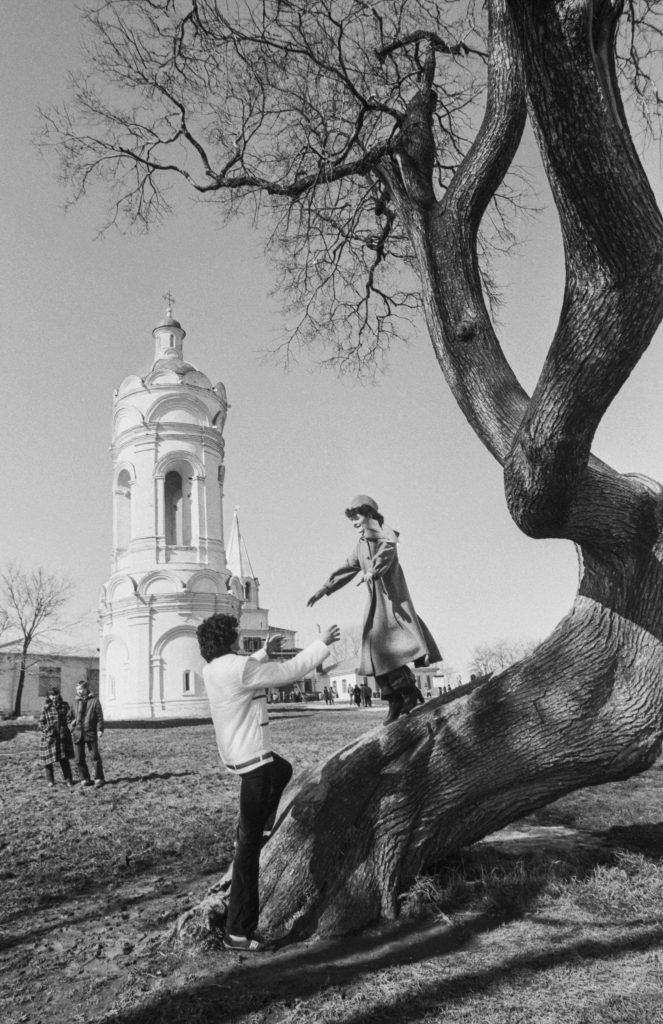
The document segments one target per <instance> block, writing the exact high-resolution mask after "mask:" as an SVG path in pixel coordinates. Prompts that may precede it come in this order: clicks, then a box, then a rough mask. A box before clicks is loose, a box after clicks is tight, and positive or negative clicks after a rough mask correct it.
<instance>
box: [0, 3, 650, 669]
mask: <svg viewBox="0 0 663 1024" xmlns="http://www.w3.org/2000/svg"><path fill="white" fill-rule="evenodd" d="M3 23H4V24H3V32H2V34H1V35H0V56H1V61H0V76H1V87H0V103H1V104H2V114H1V120H2V128H3V133H4V138H3V140H2V146H1V148H0V184H1V186H2V187H1V189H0V205H1V216H2V224H3V228H4V233H5V239H4V245H3V248H2V257H1V258H2V272H1V274H0V317H1V322H2V332H3V344H2V348H3V367H4V377H5V387H4V389H3V390H4V393H3V401H2V404H1V407H0V444H1V451H2V458H3V479H4V481H5V485H4V488H3V500H2V530H1V531H0V563H4V562H6V561H8V560H18V561H20V562H22V563H23V564H25V565H26V566H28V565H42V566H44V567H46V568H49V569H52V570H56V571H59V572H62V573H65V574H68V575H70V576H71V577H72V578H73V579H74V580H75V582H76V588H77V589H76V602H75V603H76V606H77V608H78V609H80V610H81V612H84V611H87V612H89V613H90V614H89V616H88V620H87V631H86V634H85V635H86V637H87V638H89V640H90V641H91V642H92V643H93V644H94V642H95V629H94V621H95V618H94V611H95V609H96V604H97V598H98V591H99V587H100V585H101V584H102V583H103V582H104V581H105V580H106V579H107V578H108V575H109V572H110V548H111V461H110V456H109V452H108V448H109V443H110V417H111V403H112V395H113V390H114V388H116V387H117V386H118V385H119V383H120V382H121V380H122V379H123V378H124V377H125V376H126V375H127V374H129V373H132V372H136V371H139V370H141V369H144V368H146V367H147V366H148V365H149V363H150V361H151V358H152V351H153V341H152V337H151V331H152V328H153V327H154V326H155V324H156V323H157V322H158V321H159V320H160V319H161V317H162V316H163V313H164V309H165V303H164V301H163V299H162V296H163V294H164V293H165V292H166V291H167V290H168V289H171V290H172V292H173V294H174V296H175V298H176V300H177V302H176V305H175V308H174V313H175V315H176V316H177V318H178V319H179V320H180V321H181V323H182V325H183V327H184V328H185V330H186V332H187V337H186V340H185V343H184V352H185V357H186V358H187V359H188V360H190V361H191V362H193V363H194V364H196V365H197V366H198V367H199V368H200V369H201V370H203V371H204V372H205V373H206V374H207V375H208V376H209V377H210V378H211V379H212V380H213V381H216V380H221V381H223V382H224V383H225V385H226V388H227V392H228V398H229V401H230V404H231V409H230V412H229V415H228V420H227V423H226V429H225V438H226V483H225V513H226V514H225V521H226V536H228V534H229V530H230V523H231V521H232V512H233V507H234V506H235V505H239V506H240V521H241V525H242V530H243V534H244V537H245V541H246V544H247V547H248V551H249V554H250V557H251V562H252V564H253V567H254V571H255V572H256V573H257V575H258V576H259V578H260V581H261V598H262V603H263V605H264V606H265V607H268V608H269V609H270V620H271V622H272V624H273V625H277V626H278V625H281V626H287V627H290V628H294V629H296V630H297V631H298V640H299V642H300V643H302V644H303V643H306V642H308V641H309V640H311V639H313V637H314V636H315V634H316V632H317V626H318V624H320V625H324V624H328V623H330V622H333V621H337V622H339V623H340V624H341V625H350V624H352V623H356V622H358V621H359V620H360V617H361V610H362V607H363V603H364V594H363V592H362V589H357V588H356V587H354V586H353V585H350V586H349V587H347V588H346V589H345V590H344V591H341V592H339V593H337V594H335V595H333V596H332V597H331V598H328V599H326V600H324V601H322V602H320V603H319V604H318V605H316V606H315V608H313V609H307V608H306V600H307V598H308V597H309V596H310V594H311V593H312V592H313V591H314V590H316V589H317V588H318V587H319V586H320V585H321V584H322V583H323V582H324V580H325V578H326V577H327V575H328V574H329V572H330V571H331V570H332V569H334V568H336V567H337V565H338V564H340V563H341V562H342V561H343V560H344V559H345V557H346V556H347V554H349V552H350V550H351V548H352V544H353V531H352V528H351V526H350V524H349V523H348V521H347V520H346V519H345V517H344V516H343V509H344V508H345V506H346V505H347V503H348V501H349V499H350V498H351V497H352V495H353V494H355V493H357V492H364V493H368V494H371V495H372V496H373V497H375V498H376V499H377V500H378V501H379V504H380V507H381V509H382V510H383V512H384V513H385V515H386V518H387V522H388V523H390V525H392V526H394V527H395V528H397V529H398V530H400V533H401V546H400V557H401V562H402V565H403V567H404V570H405V573H406V577H407V580H408V583H409V586H410V590H411V592H412V595H413V598H414V601H415V604H416V606H417V610H418V612H419V614H420V615H421V616H422V617H423V618H424V619H425V620H426V621H427V623H428V625H429V626H430V628H431V630H432V632H433V633H434V635H435V636H436V638H437V639H438V641H439V643H440V646H441V648H442V649H443V651H444V654H445V657H446V660H447V661H448V662H449V664H450V665H453V666H454V667H455V668H456V669H457V670H459V671H462V672H463V673H464V674H465V673H466V672H467V666H468V660H469V657H470V654H471V651H472V648H473V647H474V646H475V645H476V644H478V643H481V642H485V641H491V640H493V639H497V638H501V637H512V638H531V639H536V638H540V637H543V636H544V635H546V634H547V633H548V632H549V631H550V630H551V628H552V627H553V626H554V625H555V623H556V622H557V621H558V619H559V618H560V617H561V616H562V615H563V614H564V613H565V611H566V610H567V609H568V608H569V606H570V604H571V601H572V599H573V595H574V592H575V588H576V584H577V562H576V556H575V552H574V550H573V547H572V545H570V544H568V543H565V542H558V541H554V542H553V541H550V542H540V541H537V542H535V541H532V540H528V539H527V538H526V537H524V536H522V535H521V534H520V533H519V532H518V530H517V529H516V527H515V526H514V525H513V523H512V522H511V520H510V518H509V516H508V513H507V511H506V507H505V503H504V497H503V491H502V477H501V471H500V468H499V466H498V465H497V464H496V463H495V462H494V461H493V460H492V459H491V457H490V456H489V455H488V453H487V452H485V450H484V449H483V448H482V446H481V444H480V442H479V441H478V440H477V439H476V438H475V436H474V434H473V433H472V431H471V430H470V428H469V427H468V425H467V424H466V423H465V421H464V419H463V417H462V416H461V414H460V413H459V411H458V409H457V408H456V406H455V403H454V401H453V399H452V397H451V394H450V392H449V390H448V388H447V385H446V383H445V381H444V378H443V377H442V374H441V372H440V370H439V368H438V366H437V363H436V361H435V358H434V355H433V352H432V348H431V345H430V342H429V340H428V337H427V335H426V332H425V330H424V329H423V328H422V329H421V331H420V332H419V333H418V335H417V337H416V338H415V339H414V340H413V341H412V343H411V344H410V345H409V346H407V347H400V348H398V349H396V350H394V352H393V354H392V358H391V360H390V369H389V372H388V373H387V374H386V375H385V376H382V377H380V378H379V379H378V381H377V383H376V384H375V385H374V386H365V385H360V384H358V383H357V382H356V381H354V382H353V381H352V380H348V379H342V380H338V379H336V378H335V377H334V376H333V375H332V374H331V373H330V372H329V371H320V370H318V369H316V367H315V365H314V364H313V362H312V361H311V360H310V359H309V358H308V357H307V356H306V355H302V357H301V360H300V363H299V365H298V366H296V367H294V368H292V369H291V370H290V371H289V372H288V373H285V372H284V371H283V370H281V369H280V368H279V367H278V366H276V365H275V364H274V363H270V362H265V361H264V360H263V358H262V356H263V353H264V352H265V351H266V350H268V349H270V347H273V346H274V344H275V342H276V339H277V337H278V336H279V333H280V330H281V327H282V324H281V321H280V315H279V307H278V300H277V298H269V292H270V288H271V286H272V284H273V282H272V280H271V277H270V271H269V268H268V266H267V264H266V262H265V261H264V260H263V258H262V249H261V242H260V238H259V236H258V235H256V234H255V233H252V232H251V230H250V229H249V227H248V226H246V225H244V224H242V223H237V224H235V225H234V226H232V227H231V228H230V229H228V228H221V227H220V225H219V224H218V223H215V220H214V217H213V214H212V213H211V212H210V210H208V209H204V208H203V207H202V206H200V205H194V204H193V203H192V204H189V205H186V204H185V205H182V206H180V208H179V209H178V211H177V214H176V216H175V217H174V218H172V219H171V220H170V221H168V222H167V223H166V224H164V226H163V227H161V228H160V229H158V230H155V231H154V232H153V233H151V234H149V235H148V236H143V237H127V236H124V235H121V234H118V233H114V232H112V233H110V234H108V235H106V236H105V237H104V238H103V239H102V240H95V233H96V230H97V228H98V226H99V224H100V223H101V213H100V198H99V197H97V198H94V197H93V198H92V200H90V201H88V202H85V203H83V204H81V205H79V206H78V207H76V208H75V209H73V210H70V211H69V212H68V213H66V214H65V212H64V211H63V209H62V204H63V200H64V193H63V191H62V189H61V186H60V185H59V184H58V183H57V181H56V180H55V168H54V165H53V164H51V163H49V162H48V161H47V160H45V159H44V158H43V157H41V156H40V155H39V154H38V152H37V151H36V150H35V148H34V147H33V145H32V143H31V137H32V135H33V133H34V132H35V130H36V128H37V119H36V114H35V107H36V106H37V104H42V105H46V104H48V103H49V102H50V101H53V100H58V99H59V98H61V97H62V96H63V95H64V92H65V88H66V71H67V69H68V68H70V67H73V66H75V65H76V61H77V45H78V32H79V28H78V20H77V15H76V10H75V2H74V0H58V2H57V3H44V2H43V0H20V2H19V0H10V3H9V4H8V5H7V6H6V7H5V9H4V11H3ZM522 159H523V162H524V163H525V164H526V165H528V166H529V167H530V169H531V171H532V173H533V174H534V175H535V176H537V175H538V177H539V178H540V172H539V171H538V170H537V163H536V161H537V158H536V155H535V153H534V150H533V147H532V146H531V144H529V145H527V146H526V148H525V151H524V153H523V155H522ZM652 168H653V170H652V183H653V185H654V188H655V190H656V191H657V194H658V195H659V198H660V193H661V181H660V168H659V167H658V164H657V163H656V162H655V161H652ZM540 201H541V203H542V204H547V203H548V195H547V191H546V188H545V186H544V185H543V183H542V184H541V194H540ZM498 276H499V279H500V281H501V283H502V286H503V288H504V300H505V301H504V305H503V308H502V310H501V323H500V327H499V333H500V337H501V339H502V342H503V345H504V348H505V350H506V352H507V354H508V356H509V357H510V358H511V360H512V362H513V365H514V367H515V369H516V371H517V372H518V373H519V375H520V378H521V381H522V382H523V384H524V385H525V386H526V387H527V388H529V389H531V387H532V386H533V384H534V382H535V380H536V375H537V372H538V369H539V367H540V365H541V362H542V360H543V357H544V354H545V351H546V349H547V346H548V344H549V341H550V338H551V336H552V332H553V330H554V325H555V321H556V318H557V315H558V312H559V308H560V303H561V294H562V256H561V245H560V240H559V232H558V228H557V224H556V220H555V217H554V213H552V212H551V211H550V210H547V211H544V213H543V214H542V215H541V216H540V217H539V218H538V220H537V221H536V222H535V223H534V224H530V225H527V226H524V227H523V233H522V239H521V245H520V248H519V250H518V253H517V254H516V255H515V256H514V257H513V258H512V259H511V260H510V261H508V262H506V261H505V263H504V264H502V265H500V266H499V267H498ZM661 337H662V336H661V335H660V333H659V336H657V338H656V339H655V341H654V343H653V344H652V346H651V348H650V350H649V351H648V352H647V353H646V355H645V357H644V358H643V360H642V361H641V363H640V365H639V367H638V368H637V370H636V372H635V373H634V374H633V376H632V377H631V379H630V381H629V382H628V384H627V385H626V387H625V388H624V389H623V391H622V393H621V394H620V396H619V397H618V400H617V401H616V402H615V403H614V405H613V407H612V408H611V410H610V411H609V414H608V415H607V417H606V419H605V421H604V423H603V424H602V426H601V429H600V432H599V434H598V436H597V440H596V445H595V451H596V453H597V454H598V455H599V456H600V457H601V458H603V459H605V460H606V461H608V462H610V463H611V464H612V465H614V466H615V467H616V468H618V469H620V470H624V471H629V472H642V473H646V474H648V475H650V476H654V477H656V478H657V479H660V478H661V440H660V433H659V432H660V430H661V423H662V417H661V380H662V376H663V354H662V352H661Z"/></svg>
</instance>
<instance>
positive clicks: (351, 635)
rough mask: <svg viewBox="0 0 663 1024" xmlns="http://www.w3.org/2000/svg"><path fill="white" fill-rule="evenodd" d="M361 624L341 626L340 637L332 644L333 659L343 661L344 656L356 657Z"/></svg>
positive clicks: (358, 648) (359, 642) (359, 641)
mask: <svg viewBox="0 0 663 1024" xmlns="http://www.w3.org/2000/svg"><path fill="white" fill-rule="evenodd" d="M361 637H362V630H361V626H357V625H354V624H353V625H351V626H343V627H342V628H341V639H340V640H337V641H336V643H335V644H332V648H331V651H332V658H333V659H334V661H337V662H338V661H345V660H346V658H355V657H356V658H357V661H359V653H360V651H361Z"/></svg>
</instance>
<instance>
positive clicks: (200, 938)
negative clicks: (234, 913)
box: [168, 865, 232, 948]
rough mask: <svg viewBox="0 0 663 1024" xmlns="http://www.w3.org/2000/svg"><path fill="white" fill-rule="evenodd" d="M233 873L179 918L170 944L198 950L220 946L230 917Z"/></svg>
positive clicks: (169, 937) (215, 884) (213, 886)
mask: <svg viewBox="0 0 663 1024" xmlns="http://www.w3.org/2000/svg"><path fill="white" fill-rule="evenodd" d="M231 873H232V865H231V866H230V867H229V868H228V870H227V871H226V873H225V874H224V875H222V877H221V878H220V879H219V880H218V882H215V883H214V885H212V886H211V887H210V888H209V889H208V890H207V892H206V893H205V895H204V896H203V898H202V900H200V902H199V903H196V905H195V906H194V907H191V908H190V909H189V910H185V912H184V913H183V914H180V916H179V917H178V918H177V921H176V922H175V924H174V925H173V927H172V929H171V931H170V933H169V935H168V941H169V942H177V943H181V944H183V945H186V946H192V947H198V948H201V947H209V946H212V947H215V946H218V945H219V943H220V941H221V938H222V936H223V932H224V929H225V923H226V917H227V916H228V898H229V896H230V878H231Z"/></svg>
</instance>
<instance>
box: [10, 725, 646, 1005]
mask: <svg viewBox="0 0 663 1024" xmlns="http://www.w3.org/2000/svg"><path fill="white" fill-rule="evenodd" d="M379 720H380V714H379V713H378V712H374V713H371V712H364V711H356V710H354V709H352V710H347V711H346V710H341V709H339V710H337V709H334V710H330V711H311V712H308V711H305V712H304V713H302V712H293V713H292V714H285V715H280V716H279V717H278V718H277V719H276V720H275V722H274V732H275V739H276V745H277V748H278V749H282V750H283V751H284V752H287V753H288V755H289V756H290V758H291V760H293V762H294V765H295V771H297V770H301V769H303V768H304V767H307V766H309V765H310V764H312V763H314V762H315V761H316V760H318V759H320V758H322V757H325V756H326V755H327V754H328V753H331V751H332V750H335V749H337V748H338V747H339V746H342V745H343V744H344V743H346V742H349V741H350V740H352V739H353V738H355V737H356V736H357V735H359V734H360V733H361V732H362V731H364V730H365V729H367V728H372V727H374V726H375V725H376V724H377V723H378V722H379ZM0 739H2V742H0V779H1V780H2V786H1V787H0V808H1V810H2V826H1V828H2V834H1V837H0V923H1V926H2V933H1V937H0V1019H2V1020H3V1021H5V1022H7V1024H18V1022H29V1024H38V1022H42V1021H43V1022H44V1024H46V1022H49V1024H58V1022H63V1024H64V1022H67V1024H69V1022H77V1021H85V1022H89V1024H93V1022H94V1024H101V1022H108V1024H110V1022H116V1024H148V1022H149V1024H161V1022H163V1024H166V1022H169V1024H171V1022H180V1021H182V1022H187V1024H188V1022H191V1024H197V1022H200V1024H202V1022H205V1024H208V1022H215V1024H216V1022H218V1024H233V1022H238V1024H240V1022H241V1024H279V1022H287V1024H313V1022H316V1024H318V1022H323V1024H326V1022H336V1021H338V1022H343V1024H381V1022H385V1024H387V1022H394V1024H396V1022H407V1024H433V1022H439V1024H442V1022H444V1024H455V1022H459V1024H460V1022H463V1024H479V1022H481V1024H484V1022H490V1024H507V1022H508V1024H520V1022H522V1024H525V1022H528V1024H529V1022H536V1024H558V1022H562V1021H563V1022H564V1024H590V1022H591V1024H631V1022H632V1024H663V981H662V980H661V979H662V975H661V967H662V961H663V953H662V943H663V815H662V814H661V803H662V801H663V762H661V766H660V767H659V766H658V765H657V766H655V767H654V768H653V769H652V770H651V771H649V772H647V773H646V774H644V775H641V776H639V777H638V778H636V779H633V780H630V781H629V782H624V783H615V784H612V785H609V786H604V787H599V788H596V789H592V790H584V791H582V792H580V793H577V794H572V795H571V796H569V797H566V798H565V799H564V800H561V801H559V802H558V803H556V804H553V805H551V806H550V807H548V808H545V809H544V810H543V811H541V812H540V813H539V814H537V815H536V816H533V817H532V818H529V819H526V820H525V821H524V822H522V823H519V825H518V827H517V830H510V831H509V834H508V835H506V836H505V835H501V836H498V837H496V838H494V839H492V838H491V840H490V841H487V842H485V843H483V844H477V845H476V846H475V847H473V848H472V849H471V850H469V851H466V852H465V853H464V855H463V856H462V857H460V858H459V859H458V860H457V861H456V862H454V863H452V864H447V865H445V866H444V868H443V869H442V870H441V873H440V874H439V875H438V876H436V877H429V878H422V879H421V880H420V881H419V882H418V883H417V885H416V886H415V888H414V889H413V890H412V892H410V893H409V894H408V895H407V897H406V898H405V899H404V911H405V915H406V916H404V918H403V920H402V921H400V922H398V924H397V925H395V926H392V927H388V928H381V929H375V930H373V931H371V932H370V933H365V934H363V935H360V936H356V937H352V938H348V939H345V940H343V941H340V942H325V943H317V944H315V943H308V944H303V943H302V944H299V945H297V946H292V947H289V948H285V949H283V950H281V951H279V952H278V953H274V954H269V955H267V956H264V957H261V958H256V957H249V956H244V957H237V956H236V955H234V954H230V953H225V952H223V951H209V952H206V953H196V954H193V953H191V952H190V951H187V950H184V949H182V948H178V947H173V946H172V945H171V944H169V943H168V942H167V941H165V939H164V936H165V935H166V933H167V931H168V928H169V927H170V925H171V924H172V922H173V921H174V920H175V918H176V916H177V915H178V914H179V913H181V912H182V911H183V910H185V909H186V908H187V907H188V906H190V905H192V904H193V903H194V902H196V901H197V899H198V898H199V897H200V896H201V895H202V894H203V893H204V892H205V890H206V889H207V887H208V886H209V885H210V884H211V882H212V881H214V879H215V878H216V877H217V876H218V875H219V873H220V871H221V870H222V869H223V868H224V867H225V866H226V864H227V862H228V860H229V857H230V849H231V836H232V828H233V823H234V819H235V813H236V798H237V782H236V780H235V779H233V778H232V777H231V776H229V775H227V774H224V773H222V771H221V770H220V768H219V763H218V754H217V752H216V748H215V745H214V738H213V733H212V729H211V726H209V725H207V724H203V725H197V726H180V727H177V728H160V729H130V728H121V729H120V728H118V729H112V730H109V731H108V732H107V733H106V736H105V737H104V740H103V753H104V757H105V762H106V765H107V770H108V778H109V784H108V785H107V786H106V787H105V789H102V790H99V791H94V790H83V791H78V790H77V791H74V792H71V791H68V790H67V789H65V787H64V786H63V785H61V784H58V785H57V786H56V787H55V789H53V790H49V789H47V788H46V787H45V786H44V783H43V779H42V777H41V773H40V770H39V769H38V768H37V767H36V750H37V747H38V737H37V733H36V732H34V731H33V730H28V729H17V728H16V727H14V726H11V725H6V726H3V727H0ZM542 827H543V828H542ZM578 829H579V830H581V834H580V839H581V840H582V841H580V842H579V841H578V836H577V835H576V833H575V830H578ZM569 830H574V831H569Z"/></svg>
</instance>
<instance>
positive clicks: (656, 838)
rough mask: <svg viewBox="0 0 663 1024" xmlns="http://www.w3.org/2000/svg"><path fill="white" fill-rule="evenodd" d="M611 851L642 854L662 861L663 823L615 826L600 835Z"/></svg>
mask: <svg viewBox="0 0 663 1024" xmlns="http://www.w3.org/2000/svg"><path fill="white" fill-rule="evenodd" d="M601 835H602V837H603V839H604V840H605V843H606V845H610V846H611V847H612V848H613V849H619V850H623V851H624V850H628V851H629V853H642V854H644V856H645V857H649V858H650V859H651V860H663V821H658V822H642V823H640V824H633V825H615V826H613V828H609V829H606V831H605V832H603V833H601Z"/></svg>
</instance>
